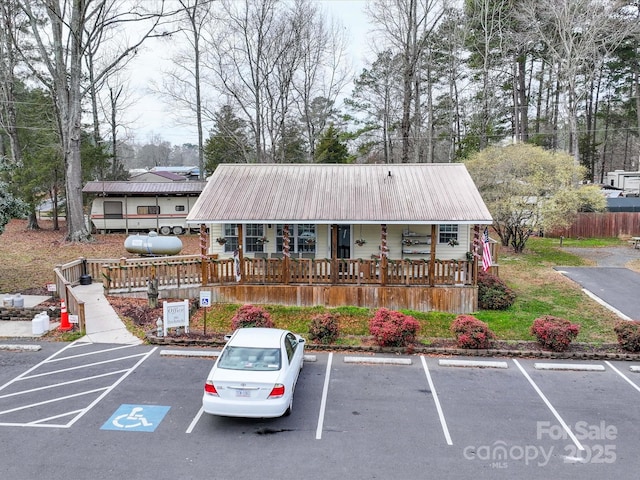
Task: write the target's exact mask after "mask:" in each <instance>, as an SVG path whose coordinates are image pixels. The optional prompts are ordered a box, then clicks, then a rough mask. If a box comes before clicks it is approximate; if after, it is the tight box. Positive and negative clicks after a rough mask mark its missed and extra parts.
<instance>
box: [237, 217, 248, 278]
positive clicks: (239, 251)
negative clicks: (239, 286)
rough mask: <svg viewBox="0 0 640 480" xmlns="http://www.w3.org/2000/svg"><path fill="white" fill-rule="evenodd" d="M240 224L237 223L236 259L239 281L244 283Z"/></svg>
mask: <svg viewBox="0 0 640 480" xmlns="http://www.w3.org/2000/svg"><path fill="white" fill-rule="evenodd" d="M242 250H243V246H242V224H241V223H239V224H238V260H239V261H240V283H244V277H245V274H246V272H245V268H244V255H243V254H242Z"/></svg>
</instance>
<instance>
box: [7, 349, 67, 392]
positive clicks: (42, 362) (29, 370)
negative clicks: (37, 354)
mask: <svg viewBox="0 0 640 480" xmlns="http://www.w3.org/2000/svg"><path fill="white" fill-rule="evenodd" d="M72 345H74V343H70V344H69V345H67V346H66V347H64V348H62V349H60V350H58V351H57V352H55V353H53V354H52V355H50V356H49V357H47V358H45V359H44V360H42V361H41V362H40V363H37V364H35V365H34V366H33V367H31V368H29V369H28V370H26V371H24V372H22V373H21V374H20V375H18V376H17V377H14V378H12V379H11V380H9V381H8V382H7V383H5V384H4V385H2V386H1V387H0V391H2V390H4V389H5V388H7V387H8V386H9V385H11V384H13V383H14V382H17V381H19V380H21V379H22V378H24V377H25V376H26V375H27V374H28V373H30V372H33V371H34V370H36V369H37V368H39V367H41V366H42V365H44V364H45V363H47V362H49V361H50V360H51V359H52V358H55V357H56V356H58V355H60V354H61V353H62V352H64V351H65V350H67V349H68V348H71V347H72Z"/></svg>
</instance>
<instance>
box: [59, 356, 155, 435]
mask: <svg viewBox="0 0 640 480" xmlns="http://www.w3.org/2000/svg"><path fill="white" fill-rule="evenodd" d="M157 349H158V347H153V348H152V349H151V350H150V351H149V352H147V354H146V355H145V356H144V357H142V358H141V359H140V360H138V361H137V362H136V364H135V365H134V366H132V367H131V368H130V369H129V371H128V372H127V373H125V374H124V375H123V376H121V377H120V378H119V379H118V380H117V381H115V382H114V383H113V384H111V386H110V387H109V388H108V389H107V390H105V391H104V392H103V393H102V395H100V396H98V398H96V399H95V400H94V401H93V402H91V403H90V404H89V405H88V406H87V407H86V408H84V409H83V410H82V413H80V414H79V415H77V416H76V417H75V418H74V419H73V420H71V421H70V422H69V423H68V424H67V425H66V427H67V428H68V427H71V426H72V425H73V424H74V423H76V422H77V421H78V420H80V419H81V418H82V417H83V416H84V414H85V413H87V412H88V411H89V410H91V409H92V408H93V407H95V406H96V405H97V404H98V403H99V402H100V401H101V400H102V399H103V398H104V397H106V396H107V395H108V394H109V393H110V392H111V391H112V390H113V389H114V388H116V387H117V386H118V385H120V384H121V383H122V382H124V380H125V379H126V378H127V377H128V376H129V375H131V374H132V373H133V372H134V371H135V369H136V368H138V367H139V366H140V365H142V362H144V361H145V360H146V359H147V358H149V357H150V356H151V355H152V354H153V352H155V351H156V350H157Z"/></svg>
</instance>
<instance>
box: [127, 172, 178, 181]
mask: <svg viewBox="0 0 640 480" xmlns="http://www.w3.org/2000/svg"><path fill="white" fill-rule="evenodd" d="M129 181H130V182H186V181H187V177H185V176H184V175H178V174H177V173H173V172H153V171H150V172H143V173H138V174H136V175H131V177H130V178H129Z"/></svg>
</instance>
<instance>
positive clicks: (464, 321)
mask: <svg viewBox="0 0 640 480" xmlns="http://www.w3.org/2000/svg"><path fill="white" fill-rule="evenodd" d="M451 332H452V333H453V335H454V336H455V337H456V344H457V345H458V348H489V346H490V344H491V340H493V339H494V338H495V334H494V333H493V332H492V331H491V330H490V329H489V326H488V325H487V324H486V323H484V322H482V321H480V320H478V319H477V318H476V317H474V316H472V315H458V316H457V317H456V319H455V320H454V321H453V323H452V324H451Z"/></svg>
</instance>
